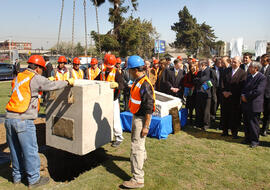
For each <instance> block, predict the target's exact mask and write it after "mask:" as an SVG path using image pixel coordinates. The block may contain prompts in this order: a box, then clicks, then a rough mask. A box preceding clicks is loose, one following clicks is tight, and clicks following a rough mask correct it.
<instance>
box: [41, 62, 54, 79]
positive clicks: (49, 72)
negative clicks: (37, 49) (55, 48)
mask: <svg viewBox="0 0 270 190" xmlns="http://www.w3.org/2000/svg"><path fill="white" fill-rule="evenodd" d="M52 72H53V66H52V64H51V63H50V62H49V63H47V64H46V70H45V71H43V76H44V77H46V78H49V77H51V76H53V75H52Z"/></svg>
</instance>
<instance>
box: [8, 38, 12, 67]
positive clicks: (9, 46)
mask: <svg viewBox="0 0 270 190" xmlns="http://www.w3.org/2000/svg"><path fill="white" fill-rule="evenodd" d="M8 49H9V62H10V64H12V60H11V37H9V45H8Z"/></svg>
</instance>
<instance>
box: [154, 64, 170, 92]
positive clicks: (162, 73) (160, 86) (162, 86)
mask: <svg viewBox="0 0 270 190" xmlns="http://www.w3.org/2000/svg"><path fill="white" fill-rule="evenodd" d="M167 69H168V68H164V69H159V71H158V76H157V81H156V85H155V87H156V90H157V91H159V92H163V93H167V91H168V89H167V83H166V70H167Z"/></svg>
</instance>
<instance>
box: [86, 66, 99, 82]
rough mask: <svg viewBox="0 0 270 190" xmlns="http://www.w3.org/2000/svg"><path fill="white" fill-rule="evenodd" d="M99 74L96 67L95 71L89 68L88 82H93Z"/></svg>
mask: <svg viewBox="0 0 270 190" xmlns="http://www.w3.org/2000/svg"><path fill="white" fill-rule="evenodd" d="M99 73H100V69H99V68H98V67H97V68H96V69H95V70H94V69H93V68H92V67H90V68H89V69H88V80H94V79H95V78H96V77H97V76H98V75H99Z"/></svg>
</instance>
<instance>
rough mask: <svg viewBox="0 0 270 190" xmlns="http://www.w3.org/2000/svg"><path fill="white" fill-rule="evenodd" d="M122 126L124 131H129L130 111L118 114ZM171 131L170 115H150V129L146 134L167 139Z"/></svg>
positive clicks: (130, 122)
mask: <svg viewBox="0 0 270 190" xmlns="http://www.w3.org/2000/svg"><path fill="white" fill-rule="evenodd" d="M120 117H121V122H122V128H123V130H124V131H127V132H131V124H132V117H133V115H132V113H130V112H122V113H121V114H120ZM172 132H173V128H172V116H171V115H168V116H165V117H156V116H152V120H151V124H150V129H149V133H148V136H149V137H153V138H157V139H167V137H168V135H169V134H171V133H172Z"/></svg>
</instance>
